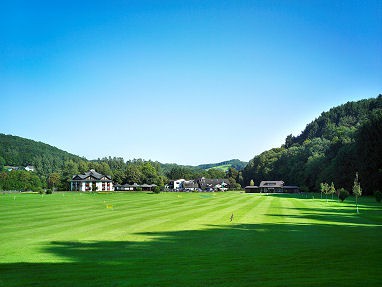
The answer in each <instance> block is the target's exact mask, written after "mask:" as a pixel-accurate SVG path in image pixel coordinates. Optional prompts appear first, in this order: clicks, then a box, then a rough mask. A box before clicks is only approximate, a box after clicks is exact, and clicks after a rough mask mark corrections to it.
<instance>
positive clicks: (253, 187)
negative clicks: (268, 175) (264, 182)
mask: <svg viewBox="0 0 382 287" xmlns="http://www.w3.org/2000/svg"><path fill="white" fill-rule="evenodd" d="M244 188H245V189H257V188H259V187H258V186H254V185H247V186H246V187H244Z"/></svg>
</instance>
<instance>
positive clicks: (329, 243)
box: [0, 224, 382, 287]
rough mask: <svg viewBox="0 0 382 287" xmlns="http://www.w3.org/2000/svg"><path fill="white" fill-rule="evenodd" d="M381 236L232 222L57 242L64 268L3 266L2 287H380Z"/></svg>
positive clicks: (362, 229)
mask: <svg viewBox="0 0 382 287" xmlns="http://www.w3.org/2000/svg"><path fill="white" fill-rule="evenodd" d="M353 227H354V226H353ZM381 231H382V230H381V226H356V228H349V226H347V225H344V226H341V225H340V226H333V225H325V224H316V225H307V224H232V225H222V226H219V225H209V226H206V229H204V230H191V231H171V232H147V233H140V235H142V236H144V237H145V238H146V239H147V241H137V242H132V241H90V242H76V241H54V242H50V243H49V244H48V245H47V246H45V247H43V248H42V250H41V258H43V256H44V254H46V253H48V254H54V255H56V256H57V257H58V258H61V261H62V262H57V263H44V262H38V261H43V259H41V258H36V263H9V264H0V275H1V277H0V286H7V287H8V286H332V285H333V284H335V285H336V286H378V284H379V283H380V282H381V280H382V274H381V272H380V270H381V267H382V266H381V261H380V258H381V256H382V247H381V244H380V238H381V235H382V233H381ZM58 261H60V260H58Z"/></svg>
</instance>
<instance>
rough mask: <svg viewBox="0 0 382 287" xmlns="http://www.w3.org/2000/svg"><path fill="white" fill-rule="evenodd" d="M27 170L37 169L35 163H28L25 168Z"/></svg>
mask: <svg viewBox="0 0 382 287" xmlns="http://www.w3.org/2000/svg"><path fill="white" fill-rule="evenodd" d="M24 169H25V170H26V171H35V170H36V169H35V167H34V166H33V165H27V166H26V167H25V168H24Z"/></svg>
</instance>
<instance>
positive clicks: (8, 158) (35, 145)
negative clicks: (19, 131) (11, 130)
mask: <svg viewBox="0 0 382 287" xmlns="http://www.w3.org/2000/svg"><path fill="white" fill-rule="evenodd" d="M68 160H73V161H76V162H78V161H81V160H83V158H81V157H79V156H76V155H73V154H70V153H68V152H66V151H63V150H60V149H58V148H56V147H54V146H51V145H48V144H45V143H42V142H37V141H34V140H30V139H25V138H22V137H18V136H12V135H5V134H0V163H1V162H2V163H3V165H5V164H6V165H10V166H27V165H33V166H34V167H35V168H36V170H37V172H38V173H39V174H41V175H48V174H49V173H50V172H54V171H57V170H58V169H62V168H63V166H64V162H65V161H68ZM85 160H86V159H85Z"/></svg>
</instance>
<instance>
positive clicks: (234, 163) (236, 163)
mask: <svg viewBox="0 0 382 287" xmlns="http://www.w3.org/2000/svg"><path fill="white" fill-rule="evenodd" d="M246 165H247V162H244V161H241V160H238V159H231V160H228V161H223V162H219V163H209V164H200V165H198V166H197V167H198V168H201V169H210V168H222V169H228V168H229V167H232V168H234V169H236V170H243V169H244V167H245V166H246Z"/></svg>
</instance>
